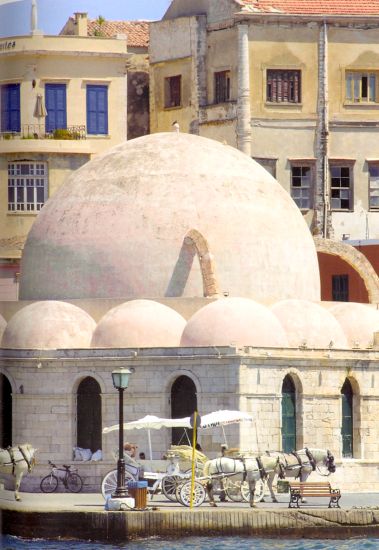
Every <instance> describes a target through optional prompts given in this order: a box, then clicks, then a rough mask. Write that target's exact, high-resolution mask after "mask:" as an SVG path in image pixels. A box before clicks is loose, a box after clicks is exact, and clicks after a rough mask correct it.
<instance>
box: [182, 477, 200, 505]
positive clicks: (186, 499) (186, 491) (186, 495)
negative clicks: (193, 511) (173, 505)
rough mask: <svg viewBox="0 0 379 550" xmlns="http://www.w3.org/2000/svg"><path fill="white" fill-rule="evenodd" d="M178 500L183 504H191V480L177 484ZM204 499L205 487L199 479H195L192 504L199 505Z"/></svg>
mask: <svg viewBox="0 0 379 550" xmlns="http://www.w3.org/2000/svg"><path fill="white" fill-rule="evenodd" d="M179 493H180V501H181V503H182V504H183V505H184V506H190V504H191V480H189V481H186V482H184V483H182V484H181V485H179ZM204 500H205V489H204V487H203V485H202V484H201V483H200V482H199V481H195V483H194V489H193V502H192V504H193V506H201V505H202V504H203V502H204Z"/></svg>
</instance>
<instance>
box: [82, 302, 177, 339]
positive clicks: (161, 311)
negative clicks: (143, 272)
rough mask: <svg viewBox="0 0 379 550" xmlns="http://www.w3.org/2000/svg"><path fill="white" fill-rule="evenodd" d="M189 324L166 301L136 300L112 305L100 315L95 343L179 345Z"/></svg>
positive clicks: (95, 333) (94, 336) (94, 337)
mask: <svg viewBox="0 0 379 550" xmlns="http://www.w3.org/2000/svg"><path fill="white" fill-rule="evenodd" d="M185 324H186V321H185V319H184V318H183V317H182V316H181V315H179V313H177V312H176V311H174V310H173V309H171V308H169V307H167V306H165V305H163V304H159V303H158V302H154V301H152V300H132V301H131V302H125V303H124V304H121V305H120V306H117V307H115V308H113V309H111V310H110V311H108V312H107V313H106V314H105V315H104V317H103V318H102V319H100V321H99V324H98V325H97V327H96V330H95V332H94V334H93V338H92V343H91V347H97V348H134V347H136V348H153V347H176V346H179V343H180V337H181V335H182V332H183V329H184V327H185Z"/></svg>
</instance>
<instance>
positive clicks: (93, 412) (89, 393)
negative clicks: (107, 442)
mask: <svg viewBox="0 0 379 550" xmlns="http://www.w3.org/2000/svg"><path fill="white" fill-rule="evenodd" d="M77 446H78V447H82V448H83V449H91V451H92V452H95V451H97V450H99V449H101V397H100V386H99V384H98V383H97V382H96V380H95V379H94V378H91V377H90V376H88V377H87V378H84V380H82V381H81V382H80V384H79V387H78V392H77Z"/></svg>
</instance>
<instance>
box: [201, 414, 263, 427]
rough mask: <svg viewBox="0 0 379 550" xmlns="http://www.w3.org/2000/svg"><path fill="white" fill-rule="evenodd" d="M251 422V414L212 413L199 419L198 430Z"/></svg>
mask: <svg viewBox="0 0 379 550" xmlns="http://www.w3.org/2000/svg"><path fill="white" fill-rule="evenodd" d="M252 420H253V417H252V416H251V414H249V413H245V412H241V411H228V410H221V411H214V412H211V413H209V414H205V415H204V416H202V417H201V425H200V428H214V427H215V426H226V425H227V424H236V423H237V422H244V421H248V422H252Z"/></svg>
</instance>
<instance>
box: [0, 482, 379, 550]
mask: <svg viewBox="0 0 379 550" xmlns="http://www.w3.org/2000/svg"><path fill="white" fill-rule="evenodd" d="M21 496H22V501H21V502H15V501H14V497H13V492H11V491H6V490H3V491H1V492H0V510H1V519H2V532H3V533H4V534H11V535H17V536H22V537H26V538H32V537H33V538H34V537H42V538H68V539H83V540H89V539H90V540H102V541H106V540H109V541H117V540H127V539H131V538H138V537H143V538H145V537H149V536H162V537H179V536H186V535H188V536H191V535H196V536H201V535H205V534H206V535H209V534H210V533H214V534H217V535H221V536H228V535H245V536H260V537H262V536H268V537H281V536H285V537H308V538H316V537H317V538H348V537H352V536H378V535H379V493H355V494H344V495H343V496H342V499H341V509H328V507H327V504H325V499H323V500H318V499H313V500H312V505H309V504H308V505H305V506H303V507H301V508H300V509H299V510H294V509H288V495H287V494H283V495H278V498H279V500H280V502H279V503H278V504H272V503H271V502H263V503H260V504H258V506H257V508H255V509H250V508H249V506H248V504H246V503H232V502H226V503H217V504H218V506H217V508H211V507H210V506H209V504H207V503H204V504H203V505H202V506H201V507H199V508H194V509H192V510H190V509H188V508H185V507H183V506H181V505H180V504H178V503H174V502H169V501H168V500H167V499H166V498H165V497H164V496H162V495H158V496H156V497H154V499H153V500H152V501H151V500H150V501H149V502H148V507H147V510H146V511H128V512H106V511H104V500H103V498H102V496H101V495H100V494H94V493H80V494H71V493H56V494H41V493H22V495H21Z"/></svg>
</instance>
